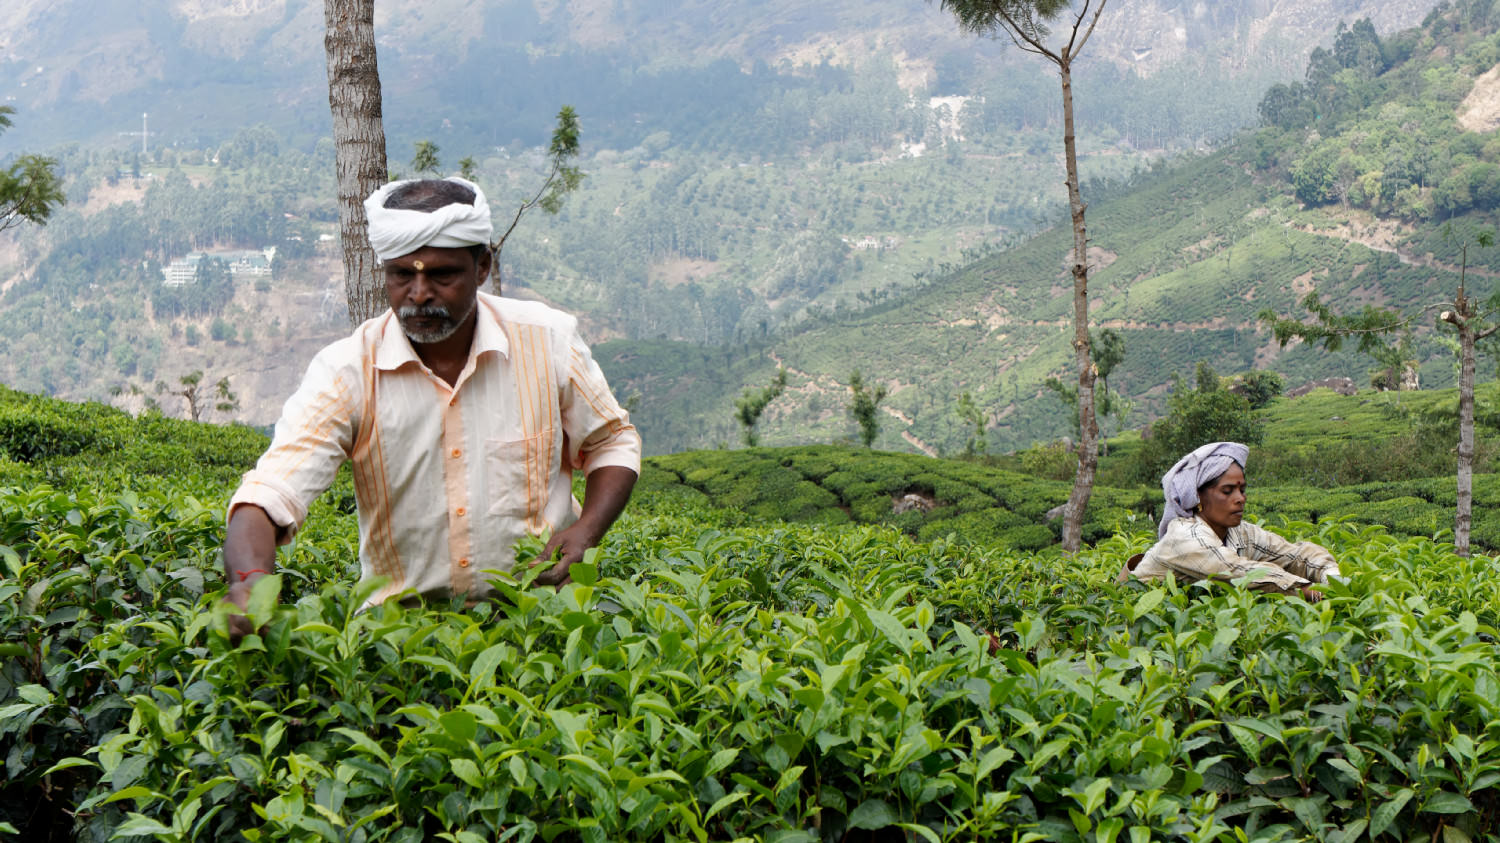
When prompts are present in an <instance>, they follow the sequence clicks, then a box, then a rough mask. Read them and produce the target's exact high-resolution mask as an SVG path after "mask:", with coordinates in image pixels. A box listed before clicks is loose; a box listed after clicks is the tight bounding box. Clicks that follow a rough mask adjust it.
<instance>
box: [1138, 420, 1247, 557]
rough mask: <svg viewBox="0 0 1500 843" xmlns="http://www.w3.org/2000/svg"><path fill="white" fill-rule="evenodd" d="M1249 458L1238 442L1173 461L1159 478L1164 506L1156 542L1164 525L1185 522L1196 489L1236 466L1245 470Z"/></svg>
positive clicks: (1213, 445) (1194, 501) (1195, 499)
mask: <svg viewBox="0 0 1500 843" xmlns="http://www.w3.org/2000/svg"><path fill="white" fill-rule="evenodd" d="M1249 457H1250V448H1249V447H1248V446H1246V445H1241V444H1240V443H1238V442H1210V443H1208V444H1207V445H1204V446H1203V447H1201V448H1198V449H1197V450H1195V451H1193V452H1192V453H1191V454H1188V455H1187V456H1185V457H1183V458H1182V459H1180V460H1178V461H1177V464H1176V465H1174V466H1172V470H1171V471H1168V472H1167V473H1166V474H1163V475H1162V476H1161V491H1162V494H1164V495H1166V498H1167V506H1166V509H1164V510H1163V511H1162V515H1161V524H1160V525H1158V526H1157V528H1156V535H1157V537H1158V538H1160V537H1162V536H1164V535H1166V534H1167V525H1168V524H1170V523H1172V520H1173V519H1174V518H1186V517H1187V516H1189V515H1191V514H1192V512H1193V508H1194V507H1196V506H1197V505H1198V489H1199V487H1201V486H1204V485H1206V484H1207V483H1208V482H1209V481H1211V480H1213V479H1214V478H1216V477H1218V476H1219V475H1220V474H1223V473H1224V472H1226V471H1228V470H1229V466H1230V465H1232V464H1235V463H1238V464H1239V467H1240V470H1241V471H1243V470H1244V469H1245V462H1246V460H1248V459H1249Z"/></svg>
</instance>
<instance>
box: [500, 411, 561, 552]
mask: <svg viewBox="0 0 1500 843" xmlns="http://www.w3.org/2000/svg"><path fill="white" fill-rule="evenodd" d="M553 439H554V433H553V431H552V430H551V429H548V430H544V431H542V432H540V433H536V434H534V435H532V436H527V437H525V438H523V439H488V440H485V443H484V460H485V474H486V476H487V479H488V481H489V487H490V498H491V503H490V508H489V512H490V514H491V515H499V516H504V517H508V518H523V519H525V520H526V522H527V526H529V527H532V528H533V529H539V528H540V527H541V524H542V512H543V510H544V509H545V508H546V506H547V489H548V486H550V485H551V480H552V443H553Z"/></svg>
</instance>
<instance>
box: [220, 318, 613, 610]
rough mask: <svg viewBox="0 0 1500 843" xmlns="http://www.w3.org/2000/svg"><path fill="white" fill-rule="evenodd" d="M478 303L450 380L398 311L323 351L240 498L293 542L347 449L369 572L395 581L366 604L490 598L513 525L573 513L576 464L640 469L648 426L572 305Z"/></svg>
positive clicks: (555, 520) (519, 528)
mask: <svg viewBox="0 0 1500 843" xmlns="http://www.w3.org/2000/svg"><path fill="white" fill-rule="evenodd" d="M476 313H477V323H476V325H475V330H474V340H473V344H472V345H471V346H470V349H469V360H468V363H467V364H466V365H465V367H464V369H463V372H462V373H461V374H460V375H459V376H458V380H457V381H456V383H455V384H454V385H453V386H452V387H450V386H449V385H448V384H447V383H446V382H445V381H443V379H442V378H439V377H438V376H437V375H435V374H433V373H432V371H431V370H429V369H428V368H427V367H426V366H425V365H424V364H423V363H422V361H421V359H420V358H418V357H417V354H416V352H415V351H414V350H413V349H412V347H411V343H410V342H408V341H407V339H406V335H405V333H404V332H403V331H402V330H401V323H400V321H399V320H397V319H396V318H395V315H394V314H392V313H391V312H390V311H389V310H387V311H386V312H385V313H384V314H383V315H381V316H377V317H375V318H374V319H371V320H369V321H367V322H365V323H364V324H362V325H360V326H359V327H358V328H356V329H355V331H354V333H353V335H351V336H349V337H347V338H345V339H342V340H340V341H338V342H336V343H333V344H332V345H330V346H328V347H327V348H324V349H323V350H322V351H321V352H319V353H318V355H317V357H315V358H314V359H313V361H312V364H311V365H310V366H309V367H308V370H307V374H306V375H304V376H303V378H302V384H301V385H300V386H299V387H298V389H297V392H296V393H295V394H294V395H292V397H291V398H290V399H288V400H287V402H286V406H285V407H284V408H283V409H282V413H281V418H280V420H278V421H277V422H276V435H275V437H274V439H273V440H272V442H271V447H270V448H269V449H267V450H266V453H265V454H264V455H262V456H261V458H260V461H259V462H258V463H257V464H256V466H255V468H254V470H252V471H250V472H248V473H246V474H245V477H244V479H243V481H242V482H241V483H240V487H239V489H238V490H237V491H236V492H235V493H234V497H233V498H232V499H231V500H230V503H229V512H230V513H231V514H232V513H233V512H234V509H235V507H237V506H240V505H243V504H255V505H257V506H259V507H261V508H262V509H264V510H265V511H266V514H267V515H269V516H270V518H271V520H272V521H273V522H275V523H276V524H277V525H278V526H280V527H283V528H285V529H284V530H283V531H282V541H283V542H286V541H289V540H290V539H291V537H292V535H293V534H294V533H295V532H296V530H297V528H298V527H299V526H300V525H301V524H302V522H303V520H305V519H306V518H307V508H308V506H309V505H310V504H311V503H312V501H313V499H314V498H316V497H317V496H318V495H319V494H321V493H322V492H323V490H325V489H327V488H328V486H329V485H330V484H331V483H332V482H333V480H334V476H335V475H336V473H337V471H338V468H339V466H340V465H342V464H343V462H344V460H346V459H347V460H350V461H351V463H352V468H353V470H354V491H355V497H356V498H357V500H358V503H359V558H360V568H361V577H362V578H363V579H370V578H373V577H386V578H388V579H389V582H388V583H387V584H386V585H385V586H384V587H382V588H381V589H380V590H378V591H377V592H375V594H374V596H373V597H371V598H370V604H371V605H373V604H375V603H379V602H381V601H383V600H386V599H387V598H389V597H391V596H393V595H396V594H399V593H401V592H403V591H406V590H408V589H410V590H414V591H416V592H418V593H420V594H423V595H429V596H434V597H449V596H453V595H457V594H468V595H469V596H470V597H471V598H482V597H484V596H485V595H487V594H488V593H489V592H490V591H491V588H490V586H489V583H488V582H487V581H486V578H485V576H484V573H483V572H484V571H486V570H489V569H500V570H509V569H510V567H511V565H512V564H513V563H514V561H515V551H514V546H515V542H516V539H518V538H520V537H521V536H522V535H524V534H527V533H529V534H531V535H540V534H541V533H542V532H543V531H544V530H546V529H549V528H550V529H552V530H560V529H562V528H564V527H566V526H568V525H569V524H572V523H573V521H574V520H576V519H577V517H578V513H579V505H578V502H577V501H576V500H575V499H574V498H573V493H572V474H573V471H574V470H575V469H576V470H581V471H584V472H585V473H587V472H590V471H593V470H594V469H596V468H600V467H602V466H611V465H613V466H622V467H625V468H629V469H631V470H632V471H635V472H637V473H639V472H640V466H641V439H640V436H639V434H637V433H636V430H635V427H634V426H633V425H631V424H630V417H629V415H628V414H627V413H626V412H625V410H624V409H622V408H621V407H620V405H619V403H618V402H616V401H615V399H614V395H613V394H612V393H611V392H610V389H609V384H608V383H606V382H605V380H604V373H603V372H601V371H600V370H599V366H598V364H597V363H595V362H594V358H593V355H592V354H590V353H589V349H588V346H587V345H585V344H584V342H583V340H582V339H581V338H580V337H579V336H578V322H577V320H576V319H574V318H573V317H572V316H569V315H568V314H565V313H563V312H561V311H558V310H554V309H552V308H550V307H546V306H545V305H541V304H538V303H535V302H525V301H518V300H515V299H505V298H500V297H499V296H491V295H488V294H485V293H480V294H479V306H478V307H477V308H476Z"/></svg>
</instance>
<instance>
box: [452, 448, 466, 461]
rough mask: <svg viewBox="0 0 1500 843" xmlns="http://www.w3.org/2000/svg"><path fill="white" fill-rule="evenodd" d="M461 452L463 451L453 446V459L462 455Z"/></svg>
mask: <svg viewBox="0 0 1500 843" xmlns="http://www.w3.org/2000/svg"><path fill="white" fill-rule="evenodd" d="M463 453H464V452H463V451H461V450H459V449H458V448H454V449H453V458H454V459H458V458H459V457H461V456H463Z"/></svg>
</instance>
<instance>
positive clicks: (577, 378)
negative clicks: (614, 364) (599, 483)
mask: <svg viewBox="0 0 1500 843" xmlns="http://www.w3.org/2000/svg"><path fill="white" fill-rule="evenodd" d="M567 360H568V367H567V373H566V379H565V384H566V385H565V387H564V389H563V396H562V422H563V430H564V432H565V433H566V435H567V439H566V445H565V447H566V448H567V453H566V454H565V456H566V458H567V462H568V464H569V465H571V466H574V467H576V468H578V469H580V470H582V471H583V472H584V473H585V474H587V473H589V472H592V471H594V470H596V469H599V468H603V467H605V466H619V467H621V468H628V469H630V470H631V471H634V472H635V473H636V474H640V473H641V437H640V434H639V433H638V432H637V431H636V429H635V425H633V424H631V423H630V414H629V413H627V412H626V411H625V409H624V408H623V407H621V406H620V404H619V402H618V401H616V400H615V396H614V393H612V392H611V391H610V389H609V383H608V382H607V381H606V380H605V379H604V372H603V371H602V370H601V369H600V368H599V364H598V363H597V362H595V361H594V356H593V354H592V353H591V352H590V351H589V348H588V346H587V345H586V344H585V343H584V342H583V339H582V338H581V337H579V336H578V335H577V333H576V332H575V333H573V335H572V336H571V337H570V338H569V341H568V354H567Z"/></svg>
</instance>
